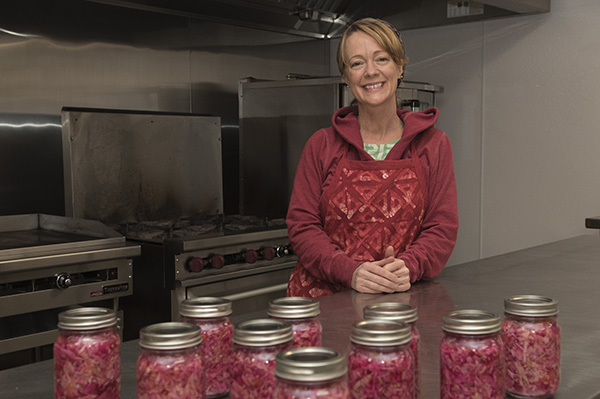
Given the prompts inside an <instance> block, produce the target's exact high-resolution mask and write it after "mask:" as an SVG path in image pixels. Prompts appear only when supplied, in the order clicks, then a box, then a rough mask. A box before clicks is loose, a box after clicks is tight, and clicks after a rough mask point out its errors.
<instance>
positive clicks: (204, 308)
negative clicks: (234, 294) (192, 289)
mask: <svg viewBox="0 0 600 399" xmlns="http://www.w3.org/2000/svg"><path fill="white" fill-rule="evenodd" d="M231 313H232V310H231V301H230V300H229V299H225V298H217V297H199V298H189V299H186V300H184V301H181V303H180V304H179V314H180V315H182V316H186V317H195V318H206V319H208V318H215V317H225V316H230V315H231Z"/></svg>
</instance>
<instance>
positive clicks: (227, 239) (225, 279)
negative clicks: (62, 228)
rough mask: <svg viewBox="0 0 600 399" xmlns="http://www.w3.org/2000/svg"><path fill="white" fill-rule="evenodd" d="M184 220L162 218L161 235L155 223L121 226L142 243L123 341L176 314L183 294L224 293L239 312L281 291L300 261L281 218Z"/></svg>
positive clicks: (265, 302) (262, 305)
mask: <svg viewBox="0 0 600 399" xmlns="http://www.w3.org/2000/svg"><path fill="white" fill-rule="evenodd" d="M188 223H190V220H184V221H183V223H182V221H181V220H178V221H176V222H170V223H169V222H163V223H160V225H161V226H162V228H163V229H164V230H163V234H160V232H159V231H160V230H161V229H158V228H157V223H150V226H151V228H150V229H147V227H148V224H147V223H142V224H136V225H135V226H132V225H127V226H125V229H124V230H121V231H122V232H124V234H125V235H126V236H127V237H128V238H129V239H130V240H132V241H136V242H139V243H140V245H141V247H142V255H141V256H140V257H139V258H137V259H135V260H134V263H133V265H134V276H135V286H134V295H133V296H131V297H128V298H126V299H124V300H123V301H122V306H123V308H124V310H125V312H126V314H127V317H126V318H125V328H124V332H125V335H124V337H125V339H134V338H136V337H137V332H138V331H139V329H140V328H141V327H143V326H144V325H148V324H151V323H157V322H161V321H168V320H179V304H180V303H181V301H183V300H184V299H187V298H193V297H200V296H217V297H223V298H227V299H230V300H231V301H232V307H233V312H234V314H236V315H241V314H245V313H250V312H253V311H256V309H262V308H266V307H267V305H268V302H269V301H270V300H272V299H275V298H278V297H282V296H285V292H286V288H287V281H288V279H289V276H290V274H291V271H292V269H293V268H294V266H295V264H296V260H297V259H296V256H295V255H294V253H293V250H292V248H291V246H290V244H289V241H288V236H287V229H286V227H285V222H284V221H283V220H270V221H269V220H262V221H261V220H257V219H254V218H241V217H218V216H217V217H214V218H213V219H212V220H209V221H204V222H201V223H198V222H197V224H188ZM142 225H145V226H146V227H142ZM182 225H185V226H187V227H185V228H182ZM121 229H123V226H122V227H121ZM203 230H206V231H205V232H203V233H199V231H203ZM141 232H142V233H141ZM186 232H187V233H186ZM140 233H141V234H140ZM140 236H143V237H146V239H145V240H143V241H138V240H140ZM149 237H153V238H152V239H150V238H149Z"/></svg>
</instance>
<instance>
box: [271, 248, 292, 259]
mask: <svg viewBox="0 0 600 399" xmlns="http://www.w3.org/2000/svg"><path fill="white" fill-rule="evenodd" d="M293 253H294V252H293V251H292V247H291V245H279V246H278V247H277V248H275V254H277V257H278V258H281V257H283V256H288V255H292V254H293Z"/></svg>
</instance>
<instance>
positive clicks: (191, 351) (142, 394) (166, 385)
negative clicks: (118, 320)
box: [136, 346, 206, 399]
mask: <svg viewBox="0 0 600 399" xmlns="http://www.w3.org/2000/svg"><path fill="white" fill-rule="evenodd" d="M136 377H137V399H205V398H206V394H205V390H206V381H205V375H204V368H203V361H202V354H201V351H200V349H199V347H197V346H196V347H193V348H186V349H181V350H176V351H156V350H149V349H145V348H142V350H141V352H140V355H139V357H138V360H137V375H136Z"/></svg>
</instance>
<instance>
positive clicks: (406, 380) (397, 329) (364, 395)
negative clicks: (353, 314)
mask: <svg viewBox="0 0 600 399" xmlns="http://www.w3.org/2000/svg"><path fill="white" fill-rule="evenodd" d="M410 340H411V332H410V327H409V326H408V325H407V324H405V323H400V322H395V321H389V320H363V321H360V322H358V323H355V324H354V325H353V326H352V333H351V335H350V341H351V348H350V352H349V353H348V385H349V388H350V398H352V399H375V398H394V399H412V398H413V397H414V385H415V382H414V376H415V361H414V356H413V353H412V351H411V350H410Z"/></svg>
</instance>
